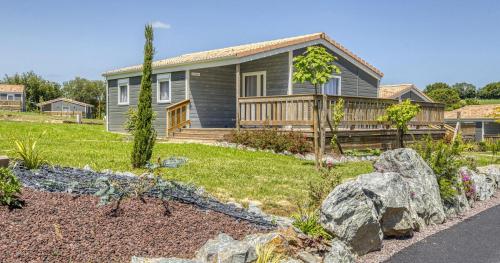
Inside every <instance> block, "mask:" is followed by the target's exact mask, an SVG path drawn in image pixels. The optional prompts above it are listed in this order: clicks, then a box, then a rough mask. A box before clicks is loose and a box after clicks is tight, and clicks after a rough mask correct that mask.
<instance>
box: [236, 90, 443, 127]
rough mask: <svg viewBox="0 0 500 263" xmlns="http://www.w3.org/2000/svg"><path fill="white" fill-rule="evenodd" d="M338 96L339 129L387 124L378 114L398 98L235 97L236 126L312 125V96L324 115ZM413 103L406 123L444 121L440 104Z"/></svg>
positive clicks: (423, 124) (313, 116) (421, 124)
mask: <svg viewBox="0 0 500 263" xmlns="http://www.w3.org/2000/svg"><path fill="white" fill-rule="evenodd" d="M340 98H342V99H343V100H344V118H343V120H342V121H341V125H340V129H351V130H352V129H381V128H387V126H388V125H389V123H387V122H384V121H381V120H380V117H381V116H383V115H384V114H385V112H386V108H387V107H388V106H390V105H392V104H395V103H398V102H399V101H398V100H391V99H379V98H364V97H346V96H325V97H323V96H322V95H287V96H267V97H244V98H239V99H238V107H239V108H238V112H239V114H238V116H237V117H238V120H237V122H238V123H237V126H239V125H241V126H264V125H269V126H309V127H312V126H313V125H314V120H315V114H314V110H313V104H314V100H315V99H316V100H318V105H319V111H323V113H324V114H325V115H324V118H330V111H331V110H330V109H331V107H332V106H333V105H334V104H335V103H337V102H338V100H339V99H340ZM415 103H417V104H419V105H420V112H419V113H418V114H417V116H415V118H413V120H411V122H410V123H409V124H410V125H411V126H412V127H416V128H418V127H420V126H431V125H443V124H444V105H443V104H440V103H428V102H415ZM323 105H325V106H326V107H323ZM324 118H323V121H324V120H325V119H324Z"/></svg>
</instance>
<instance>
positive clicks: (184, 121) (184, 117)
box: [165, 99, 191, 137]
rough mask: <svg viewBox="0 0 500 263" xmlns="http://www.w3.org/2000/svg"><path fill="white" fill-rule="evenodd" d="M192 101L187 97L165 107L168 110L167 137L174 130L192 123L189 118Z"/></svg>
mask: <svg viewBox="0 0 500 263" xmlns="http://www.w3.org/2000/svg"><path fill="white" fill-rule="evenodd" d="M190 102H191V100H190V99H186V100H182V101H179V102H177V103H174V104H172V105H170V106H168V107H166V108H165V110H166V111H167V116H166V118H167V128H166V137H169V135H170V133H171V132H172V131H174V130H177V129H180V128H184V127H186V126H188V125H190V124H191V120H190V119H189V104H190Z"/></svg>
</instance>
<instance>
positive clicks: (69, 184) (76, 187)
mask: <svg viewBox="0 0 500 263" xmlns="http://www.w3.org/2000/svg"><path fill="white" fill-rule="evenodd" d="M13 171H14V173H15V174H16V176H17V177H18V178H19V179H20V180H21V181H22V182H23V185H24V186H26V187H30V188H33V189H37V190H41V191H49V192H67V193H72V194H78V195H82V194H83V195H93V194H95V193H96V192H97V191H98V189H99V188H98V186H97V185H96V184H95V181H96V180H97V179H98V178H100V177H103V176H104V177H109V178H112V179H114V180H117V181H119V182H120V183H123V184H127V183H131V182H132V181H135V180H137V177H135V176H127V175H125V174H118V173H100V172H95V171H91V170H84V169H76V168H69V167H60V166H43V167H42V168H41V169H39V170H27V169H25V168H24V167H23V166H22V165H19V164H18V165H15V166H14V168H13ZM171 184H172V187H171V189H170V190H169V195H170V196H171V198H172V199H173V200H175V201H178V202H181V203H186V204H192V205H195V206H197V207H198V208H201V209H207V210H213V211H216V212H220V213H223V214H225V215H228V216H231V217H233V218H235V219H239V220H245V221H248V222H251V223H252V224H255V225H257V226H259V227H261V228H264V229H271V228H274V227H275V224H274V223H273V222H271V221H270V220H269V219H268V218H264V217H262V216H261V215H258V214H253V213H249V212H248V211H247V210H245V209H241V208H238V207H236V206H234V205H230V204H225V203H222V202H220V201H218V200H217V199H215V198H212V197H210V196H208V195H206V194H203V193H200V191H199V189H197V188H196V187H193V186H189V185H186V184H181V183H178V182H174V181H172V182H171ZM147 196H149V197H158V196H159V191H158V189H152V190H151V191H149V192H148V193H147Z"/></svg>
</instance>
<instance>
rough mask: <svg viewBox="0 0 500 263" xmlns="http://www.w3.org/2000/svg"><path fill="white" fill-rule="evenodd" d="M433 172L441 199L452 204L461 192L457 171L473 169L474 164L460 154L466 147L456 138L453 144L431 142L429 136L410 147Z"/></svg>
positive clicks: (439, 141) (461, 187) (442, 141)
mask: <svg viewBox="0 0 500 263" xmlns="http://www.w3.org/2000/svg"><path fill="white" fill-rule="evenodd" d="M412 147H413V148H414V149H415V150H416V151H417V152H418V153H419V154H420V156H422V158H423V159H424V160H425V161H426V162H427V164H428V165H429V166H430V167H431V169H432V170H433V171H434V174H435V175H436V177H437V180H438V183H439V190H440V193H441V199H443V200H444V201H445V202H452V198H453V197H454V196H456V195H457V194H458V193H459V192H461V191H463V190H464V189H463V185H462V182H461V180H459V179H458V177H457V174H458V169H459V168H460V167H462V166H468V167H469V168H471V169H475V164H474V163H473V162H472V161H471V160H470V159H468V158H464V157H462V155H461V153H462V152H463V151H464V149H465V148H466V147H467V146H466V145H465V144H464V143H463V142H462V140H461V137H460V136H458V137H457V139H456V140H455V141H454V142H453V143H447V142H446V141H444V140H437V141H436V140H432V138H431V137H430V136H427V137H425V138H424V139H422V140H421V141H419V142H417V143H415V144H413V145H412Z"/></svg>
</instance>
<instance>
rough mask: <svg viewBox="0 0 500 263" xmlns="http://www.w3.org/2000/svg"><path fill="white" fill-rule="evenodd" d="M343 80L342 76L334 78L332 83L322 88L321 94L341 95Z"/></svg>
mask: <svg viewBox="0 0 500 263" xmlns="http://www.w3.org/2000/svg"><path fill="white" fill-rule="evenodd" d="M340 86H341V78H340V76H332V78H331V79H330V81H328V82H327V83H325V84H324V85H323V86H321V93H322V94H326V95H340V94H341V92H340V91H341V89H340Z"/></svg>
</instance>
